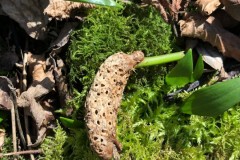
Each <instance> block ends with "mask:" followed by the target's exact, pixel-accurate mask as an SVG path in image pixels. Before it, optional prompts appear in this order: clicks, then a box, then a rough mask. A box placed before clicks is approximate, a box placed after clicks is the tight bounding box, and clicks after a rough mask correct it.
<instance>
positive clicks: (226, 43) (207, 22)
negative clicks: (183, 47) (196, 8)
mask: <svg viewBox="0 0 240 160" xmlns="http://www.w3.org/2000/svg"><path fill="white" fill-rule="evenodd" d="M212 22H214V21H212V17H209V18H208V19H207V18H206V17H203V16H201V15H193V16H190V17H189V18H188V19H187V20H180V21H179V24H180V29H181V34H182V36H187V37H194V38H199V39H202V40H203V41H207V42H209V43H210V44H212V45H213V46H215V47H217V48H218V50H219V51H220V52H222V53H223V55H224V56H227V57H232V58H235V59H237V60H239V61H240V54H239V53H240V46H239V44H240V38H239V37H237V36H236V35H234V34H232V33H230V32H229V31H227V30H225V29H224V28H222V27H221V26H219V25H215V24H214V23H212Z"/></svg>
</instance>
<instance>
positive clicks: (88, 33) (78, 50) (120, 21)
mask: <svg viewBox="0 0 240 160" xmlns="http://www.w3.org/2000/svg"><path fill="white" fill-rule="evenodd" d="M172 41H173V40H172V39H171V28H170V26H169V25H167V24H166V23H164V22H163V20H162V19H161V17H160V16H159V14H158V12H157V11H156V10H155V9H153V8H151V7H147V8H140V7H137V6H131V7H126V9H125V10H120V9H113V8H96V9H94V10H92V11H91V12H90V14H89V16H88V17H87V18H86V21H85V22H84V24H83V28H81V29H79V30H77V31H75V32H74V33H73V35H72V41H71V46H70V55H69V61H68V62H69V65H70V74H69V75H70V80H71V83H72V84H74V82H78V87H75V90H74V94H75V97H76V98H75V99H74V101H73V103H74V105H75V106H78V107H79V105H80V106H81V105H83V104H84V101H85V96H86V94H87V92H88V89H89V87H90V85H91V83H92V82H93V78H94V76H95V73H96V71H97V70H98V68H99V66H100V65H101V63H102V62H103V61H104V60H105V59H106V58H107V57H108V56H110V55H112V54H114V53H116V52H120V51H123V52H125V53H129V52H132V51H134V50H142V51H143V52H144V53H145V56H155V55H161V54H164V53H169V52H171V44H172ZM153 68H154V67H151V68H148V69H144V70H140V71H139V72H138V73H139V75H141V76H142V75H143V74H141V73H143V72H144V73H145V72H147V71H149V74H152V76H154V75H156V74H158V73H157V72H158V71H157V69H156V67H155V69H154V71H152V70H153ZM158 70H159V69H158ZM141 71H142V72H141ZM139 77H140V76H139ZM144 78H145V79H146V77H144V76H143V77H142V78H140V79H139V80H138V81H140V82H142V80H143V79H144ZM76 89H77V90H76Z"/></svg>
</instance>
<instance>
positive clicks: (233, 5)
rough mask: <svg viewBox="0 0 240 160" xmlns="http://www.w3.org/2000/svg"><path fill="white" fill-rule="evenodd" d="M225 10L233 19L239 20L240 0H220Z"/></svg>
mask: <svg viewBox="0 0 240 160" xmlns="http://www.w3.org/2000/svg"><path fill="white" fill-rule="evenodd" d="M221 2H222V4H223V5H224V6H225V10H226V12H227V13H228V14H229V15H231V16H232V17H233V18H234V19H236V20H238V21H240V14H239V12H240V0H221Z"/></svg>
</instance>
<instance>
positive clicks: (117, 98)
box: [85, 51, 144, 159]
mask: <svg viewBox="0 0 240 160" xmlns="http://www.w3.org/2000/svg"><path fill="white" fill-rule="evenodd" d="M143 59H144V55H143V53H142V52H141V51H136V52H134V53H133V54H132V55H127V54H124V53H116V54H114V55H112V56H110V57H108V58H107V59H106V60H105V62H104V63H103V64H102V65H101V66H100V68H99V71H98V72H97V74H96V76H95V79H94V82H93V84H92V86H91V88H90V91H89V93H88V96H87V98H86V102H85V108H86V116H85V121H86V124H87V128H88V135H89V139H90V141H91V144H90V145H91V147H92V148H93V149H94V150H95V151H96V153H97V154H98V155H99V156H100V157H101V158H103V159H111V158H112V157H113V156H114V157H115V158H118V157H119V154H118V152H120V151H121V144H120V143H119V142H118V141H117V139H116V125H117V110H118V107H119V106H120V103H121V99H122V96H123V90H124V88H125V86H126V84H127V80H128V78H129V76H130V73H131V71H132V70H133V69H134V66H136V65H137V64H138V63H139V62H141V61H142V60H143Z"/></svg>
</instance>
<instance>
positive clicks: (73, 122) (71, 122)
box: [59, 117, 84, 128]
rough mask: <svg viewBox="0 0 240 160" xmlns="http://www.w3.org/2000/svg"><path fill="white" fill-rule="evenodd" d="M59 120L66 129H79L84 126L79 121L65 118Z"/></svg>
mask: <svg viewBox="0 0 240 160" xmlns="http://www.w3.org/2000/svg"><path fill="white" fill-rule="evenodd" d="M59 120H60V121H61V122H62V124H63V125H64V126H65V127H67V128H80V127H83V126H84V124H83V123H82V122H81V121H78V120H74V119H70V118H66V117H59Z"/></svg>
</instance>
